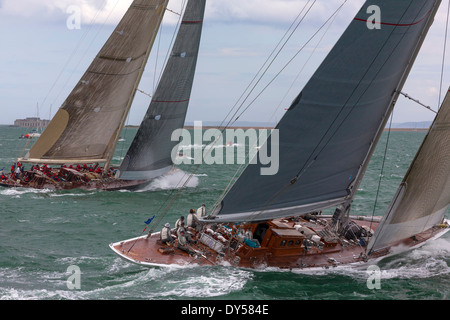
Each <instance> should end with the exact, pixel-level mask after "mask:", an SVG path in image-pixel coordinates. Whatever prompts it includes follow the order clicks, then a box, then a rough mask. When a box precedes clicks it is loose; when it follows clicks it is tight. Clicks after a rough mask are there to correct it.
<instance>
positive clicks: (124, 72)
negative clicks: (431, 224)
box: [19, 0, 168, 164]
mask: <svg viewBox="0 0 450 320" xmlns="http://www.w3.org/2000/svg"><path fill="white" fill-rule="evenodd" d="M167 2H168V0H135V1H133V3H132V4H131V6H130V8H129V9H128V11H127V12H126V13H125V15H124V17H123V18H122V20H121V21H120V22H119V24H118V25H117V27H116V28H115V30H114V32H113V33H112V35H111V36H110V37H109V39H108V40H107V41H106V43H105V44H104V46H103V47H102V49H101V50H100V52H99V53H98V55H97V56H96V57H95V59H94V60H93V62H92V63H91V65H90V66H89V68H88V70H87V71H86V72H85V74H84V75H83V76H82V78H81V79H80V81H79V82H78V84H77V85H76V86H75V88H74V89H73V91H72V92H71V93H70V94H69V96H68V97H67V99H66V100H65V102H64V103H63V105H62V106H61V108H60V109H59V110H58V111H57V113H56V114H55V116H54V117H53V119H52V121H51V122H50V124H49V125H48V127H47V128H46V130H45V131H44V132H43V134H42V135H41V137H40V138H39V139H38V140H37V141H36V143H35V144H34V145H33V147H32V148H31V149H30V151H29V152H28V153H27V155H26V156H25V157H24V158H23V159H19V161H22V162H32V163H47V164H64V163H93V162H100V163H101V162H104V163H108V162H109V161H110V159H111V158H112V155H113V153H114V149H115V147H116V144H117V140H118V138H119V135H120V131H121V129H122V127H123V125H124V122H125V119H126V117H127V114H128V111H129V108H130V106H131V103H132V101H133V98H134V94H135V92H136V88H137V86H138V83H139V81H140V78H141V76H142V73H143V71H144V67H145V64H146V62H147V60H148V56H149V53H150V51H151V48H152V45H153V42H154V39H155V37H156V34H157V31H158V29H159V25H160V23H161V20H162V18H163V15H164V12H165V9H166V6H167Z"/></svg>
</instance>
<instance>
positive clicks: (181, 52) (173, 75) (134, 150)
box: [119, 0, 206, 180]
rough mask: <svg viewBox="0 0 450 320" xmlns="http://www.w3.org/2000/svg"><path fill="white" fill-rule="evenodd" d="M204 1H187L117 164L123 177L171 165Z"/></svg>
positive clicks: (149, 175) (143, 174)
mask: <svg viewBox="0 0 450 320" xmlns="http://www.w3.org/2000/svg"><path fill="white" fill-rule="evenodd" d="M205 2H206V0H196V1H188V3H187V5H186V9H185V13H184V15H183V19H182V22H181V25H180V28H179V31H178V36H177V39H176V40H175V43H174V46H173V49H172V53H171V56H170V58H169V60H168V62H167V65H166V67H165V69H164V73H163V75H162V77H161V80H160V82H159V84H158V87H157V89H156V91H155V93H154V95H153V99H152V101H151V103H150V106H149V108H148V110H147V113H146V115H145V117H144V120H143V121H142V123H141V125H140V127H139V130H138V132H137V133H136V136H135V138H134V140H133V142H132V144H131V146H130V148H129V149H128V152H127V155H126V156H125V159H124V161H123V162H122V164H121V166H120V169H119V170H120V178H121V179H124V180H140V179H151V178H154V177H156V176H159V175H161V174H164V173H165V172H167V171H168V170H169V169H170V168H171V166H172V165H173V163H172V159H171V151H172V149H173V147H174V146H175V145H176V144H177V143H178V141H171V136H172V133H173V131H174V130H176V129H178V128H183V125H184V121H185V117H186V112H187V108H188V104H189V99H190V95H191V89H192V84H193V81H194V74H195V67H196V64H197V56H198V50H199V46H200V38H201V32H202V25H203V16H204V11H205Z"/></svg>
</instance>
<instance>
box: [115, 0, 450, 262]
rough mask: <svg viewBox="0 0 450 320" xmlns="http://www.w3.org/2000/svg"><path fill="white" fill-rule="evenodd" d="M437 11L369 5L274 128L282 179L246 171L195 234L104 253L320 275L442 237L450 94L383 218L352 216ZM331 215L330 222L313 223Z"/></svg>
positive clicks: (449, 169)
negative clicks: (373, 21)
mask: <svg viewBox="0 0 450 320" xmlns="http://www.w3.org/2000/svg"><path fill="white" fill-rule="evenodd" d="M439 5H440V0H427V1H423V0H420V1H419V0H402V1H388V0H377V1H373V0H372V1H367V2H366V3H365V4H364V5H363V7H362V8H361V10H360V11H359V13H358V14H357V16H356V17H355V19H354V20H353V21H352V23H351V24H350V26H349V27H348V28H347V30H346V31H345V32H344V34H343V35H342V37H341V38H340V39H339V41H338V42H337V43H336V45H335V47H334V48H333V49H332V50H331V51H330V53H329V54H328V56H327V58H326V59H325V60H324V61H323V63H322V64H321V66H320V67H319V68H318V70H317V71H316V73H315V74H314V75H313V77H312V78H311V79H310V81H309V82H308V83H307V84H306V86H305V87H304V89H303V91H302V92H301V93H300V94H299V95H298V97H297V98H296V99H295V100H294V101H293V103H292V105H291V107H290V108H289V109H288V110H287V112H286V114H285V116H284V117H283V118H282V119H281V120H280V122H279V123H278V125H277V127H276V128H275V130H278V131H279V137H280V139H279V171H278V172H277V173H275V174H273V175H263V174H260V173H261V172H262V171H261V169H262V168H264V165H263V164H261V163H256V164H250V165H248V166H247V167H246V168H245V170H244V171H243V172H242V174H241V175H240V176H239V178H238V179H237V180H236V181H235V183H234V184H233V185H232V186H231V187H230V188H229V190H227V192H226V194H225V195H224V196H223V198H221V199H219V201H218V205H217V206H216V207H215V208H214V209H213V210H212V212H211V213H210V214H209V215H208V216H206V217H202V218H201V219H200V223H201V224H200V225H194V226H189V225H188V227H193V228H195V229H192V231H191V234H189V233H188V230H184V228H179V227H178V226H177V229H176V231H177V232H176V233H177V234H176V235H175V234H174V231H175V230H172V232H170V231H169V230H168V227H165V228H163V229H162V230H161V232H160V233H151V234H149V235H148V236H143V237H138V238H134V239H130V240H125V241H119V242H116V243H113V244H111V245H110V247H111V249H112V250H113V251H114V252H115V253H117V254H118V255H119V256H120V257H122V258H124V259H127V260H128V261H131V262H134V263H138V264H140V265H143V266H169V265H181V266H184V265H186V264H191V263H197V264H200V265H215V264H228V265H231V266H237V267H246V268H258V267H261V266H263V267H265V266H267V267H278V268H316V267H325V268H327V267H330V266H337V265H345V264H354V263H363V262H366V261H370V260H375V259H379V258H381V257H385V256H388V255H390V254H393V253H396V252H399V251H400V248H402V249H410V248H414V247H417V246H419V245H422V244H424V243H425V242H426V241H430V240H433V239H435V238H437V237H440V236H442V235H443V234H445V233H446V232H448V231H449V230H450V228H449V221H448V220H445V219H444V216H445V214H446V212H447V209H448V206H449V204H450V161H449V160H448V159H449V158H448V154H449V153H450V126H449V125H448V124H449V123H450V90H449V92H448V93H447V96H446V98H445V99H444V101H443V103H442V106H441V108H440V109H439V112H438V113H437V115H436V118H435V120H434V122H433V125H432V126H431V127H430V129H429V132H428V134H427V136H426V137H425V139H424V141H423V143H422V146H421V147H420V149H419V151H418V153H417V155H416V157H415V158H414V160H413V162H412V163H411V165H410V168H409V170H408V172H407V173H406V175H405V177H404V179H403V182H402V183H401V185H400V186H399V189H398V191H397V193H396V195H395V196H394V198H393V200H392V202H391V204H390V206H389V207H388V208H387V211H386V213H385V215H384V216H383V217H382V218H381V217H379V218H376V217H371V216H366V217H362V218H359V217H352V216H351V215H350V209H351V205H352V202H353V198H354V196H355V194H356V192H357V190H358V186H359V184H360V182H361V180H362V177H363V175H364V173H365V171H366V168H367V166H368V162H369V160H370V158H371V156H372V153H373V152H374V149H375V146H376V144H377V142H378V140H379V139H380V136H381V134H382V132H383V130H384V128H385V127H386V123H387V120H388V118H389V116H390V114H391V112H392V110H393V108H394V105H395V103H396V101H397V98H398V96H399V94H400V91H401V88H402V86H403V84H404V82H405V81H406V78H407V76H408V73H409V71H410V69H411V67H412V64H413V62H414V60H415V58H416V56H417V54H418V52H419V49H420V47H421V45H422V43H423V40H424V38H425V36H426V34H427V32H428V29H429V27H430V26H431V24H432V22H433V19H434V16H435V14H436V12H437V10H438V8H439ZM369 6H370V7H371V8H373V7H377V8H380V10H381V12H383V15H382V16H383V19H384V20H383V21H378V22H377V23H379V25H381V28H371V25H370V24H369V23H368V21H369V19H368V12H371V10H369ZM271 143H272V141H271V140H270V139H268V140H267V141H266V145H267V144H271ZM293 146H295V147H293ZM268 149H270V150H272V149H271V148H265V150H268ZM330 208H335V211H334V214H333V215H331V216H322V215H320V214H319V213H320V212H322V211H323V210H326V209H330ZM159 219H161V217H160V218H159ZM193 220H194V219H190V221H193Z"/></svg>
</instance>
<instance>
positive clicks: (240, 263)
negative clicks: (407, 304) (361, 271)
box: [110, 216, 449, 269]
mask: <svg viewBox="0 0 450 320" xmlns="http://www.w3.org/2000/svg"><path fill="white" fill-rule="evenodd" d="M318 217H320V221H319V220H316V221H311V220H309V221H307V220H303V219H301V218H300V219H298V218H297V219H296V220H297V221H292V220H291V221H287V220H273V221H270V222H266V223H264V224H265V225H266V226H268V228H267V229H266V231H265V235H264V237H263V239H261V240H262V241H261V245H260V246H257V247H253V246H252V245H248V244H247V243H244V242H242V241H239V240H238V238H236V237H235V236H234V235H231V238H230V237H228V236H229V235H230V234H228V235H227V234H225V233H226V232H225V233H224V232H216V234H215V235H214V234H213V233H211V232H209V233H208V231H205V230H208V229H209V227H211V226H206V228H203V231H201V232H199V233H197V234H195V236H194V238H193V239H195V241H196V243H191V244H189V246H188V249H189V250H190V251H191V252H190V253H188V252H186V251H184V250H183V249H180V248H178V247H177V241H175V242H174V244H173V245H170V246H168V245H165V244H162V243H161V242H160V239H159V238H160V235H159V233H153V234H151V235H148V236H147V235H146V236H142V237H137V238H133V239H129V240H125V241H120V242H117V243H113V244H110V248H111V249H112V250H113V251H114V252H115V253H116V254H118V255H119V256H120V257H122V258H123V259H125V260H127V261H129V262H132V263H136V264H139V265H141V266H145V267H168V266H179V267H183V266H187V265H200V266H213V265H223V266H234V267H239V268H251V269H265V268H268V267H273V268H279V269H312V268H330V267H337V266H341V265H352V264H361V263H366V262H367V261H368V257H367V254H366V247H365V245H364V244H362V243H360V241H359V240H348V239H345V238H344V237H335V235H333V234H332V233H330V232H329V231H327V230H328V229H327V228H326V227H325V225H326V224H327V223H328V222H329V218H327V217H325V218H324V217H322V216H318ZM353 221H354V222H355V223H356V224H357V225H358V226H360V227H364V228H366V229H367V230H368V229H369V228H370V229H371V230H375V229H376V227H377V226H378V224H379V222H375V221H373V222H371V221H368V220H359V219H355V220H353ZM296 224H301V225H302V226H303V227H307V228H308V229H310V230H313V232H314V233H315V234H316V235H318V236H320V240H317V237H315V239H316V241H318V242H317V244H316V243H311V241H309V245H307V244H305V237H303V235H301V234H300V232H299V230H298V229H296V228H295V227H294V226H295V225H296ZM259 226H261V224H250V225H246V226H245V228H246V229H250V230H251V231H253V233H254V234H255V232H258V228H260V227H259ZM226 227H232V226H231V225H230V226H226ZM209 230H211V229H209ZM219 230H220V229H219ZM222 230H226V229H222ZM228 230H230V229H228ZM448 230H449V228H448V227H446V228H445V227H443V226H436V227H433V228H431V229H429V230H426V231H425V232H422V233H421V234H419V235H417V237H412V238H408V239H405V240H404V241H401V242H399V243H393V244H392V245H390V246H388V247H386V248H383V249H382V250H380V251H377V252H374V253H373V254H371V256H370V259H379V258H381V257H385V256H387V255H391V254H392V253H393V252H394V251H393V250H392V249H393V248H394V247H397V246H400V245H401V246H402V248H404V249H405V250H406V249H411V248H413V247H416V246H419V245H422V244H424V243H425V242H426V241H428V240H430V239H434V238H436V237H439V236H441V235H442V234H444V233H445V232H447V231H448ZM218 233H220V235H222V236H224V237H226V241H225V242H221V241H219V240H217V239H215V238H216V237H217V234H218ZM395 252H396V253H398V251H395Z"/></svg>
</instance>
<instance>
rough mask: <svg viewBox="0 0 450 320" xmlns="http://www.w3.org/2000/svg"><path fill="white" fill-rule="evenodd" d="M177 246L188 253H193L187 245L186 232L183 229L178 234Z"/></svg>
mask: <svg viewBox="0 0 450 320" xmlns="http://www.w3.org/2000/svg"><path fill="white" fill-rule="evenodd" d="M177 248H178V249H180V250H183V251H185V252H187V253H189V254H194V253H195V252H194V251H192V250H191V249H189V247H188V239H187V238H186V233H185V231H184V230H181V231H180V233H179V235H178V241H177Z"/></svg>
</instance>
